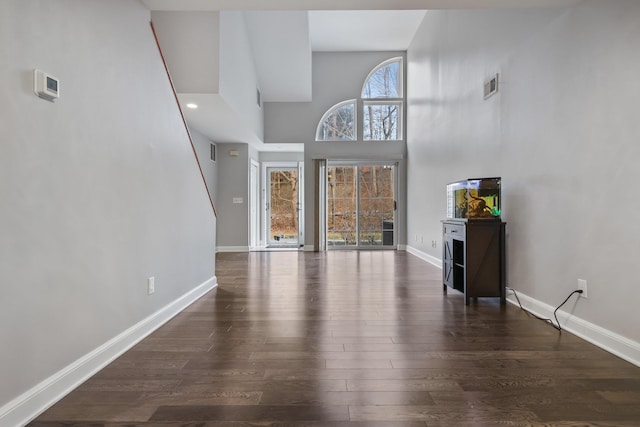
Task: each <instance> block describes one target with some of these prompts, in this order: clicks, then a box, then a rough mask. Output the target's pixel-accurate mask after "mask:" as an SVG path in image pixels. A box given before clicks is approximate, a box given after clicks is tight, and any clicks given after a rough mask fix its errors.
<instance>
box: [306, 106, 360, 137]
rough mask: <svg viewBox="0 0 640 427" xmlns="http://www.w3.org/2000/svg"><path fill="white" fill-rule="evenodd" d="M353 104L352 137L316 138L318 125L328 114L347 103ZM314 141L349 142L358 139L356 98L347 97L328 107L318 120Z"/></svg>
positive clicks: (318, 131)
mask: <svg viewBox="0 0 640 427" xmlns="http://www.w3.org/2000/svg"><path fill="white" fill-rule="evenodd" d="M347 104H353V138H352V139H318V133H320V127H321V126H322V124H323V123H324V121H325V119H326V118H327V117H328V116H329V114H331V113H333V112H334V111H335V110H337V109H338V108H340V107H342V106H344V105H347ZM315 140H316V142H336V141H338V142H351V141H357V140H358V101H357V99H347V100H346V101H342V102H338V103H337V104H336V105H334V106H333V107H331V108H329V109H328V110H327V111H326V112H325V113H324V114H323V115H322V118H321V119H320V121H319V122H318V126H317V127H316V137H315Z"/></svg>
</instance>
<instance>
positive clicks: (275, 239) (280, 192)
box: [265, 163, 303, 248]
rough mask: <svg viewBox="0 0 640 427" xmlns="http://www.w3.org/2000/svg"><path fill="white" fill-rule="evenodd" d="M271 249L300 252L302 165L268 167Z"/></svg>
mask: <svg viewBox="0 0 640 427" xmlns="http://www.w3.org/2000/svg"><path fill="white" fill-rule="evenodd" d="M265 198H266V200H265V206H266V214H265V229H266V234H267V236H266V242H267V247H270V248H299V247H300V243H301V242H302V241H303V239H302V227H301V218H302V209H301V199H302V165H301V164H297V163H293V164H265Z"/></svg>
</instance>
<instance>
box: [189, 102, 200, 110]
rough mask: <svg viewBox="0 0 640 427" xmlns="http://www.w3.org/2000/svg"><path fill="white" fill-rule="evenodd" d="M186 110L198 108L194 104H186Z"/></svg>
mask: <svg viewBox="0 0 640 427" xmlns="http://www.w3.org/2000/svg"><path fill="white" fill-rule="evenodd" d="M187 108H192V109H195V108H198V104H194V103H193V102H190V103H188V104H187Z"/></svg>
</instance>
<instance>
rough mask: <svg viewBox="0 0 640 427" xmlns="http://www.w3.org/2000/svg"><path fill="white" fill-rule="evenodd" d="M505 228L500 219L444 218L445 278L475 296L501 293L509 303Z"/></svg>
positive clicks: (445, 284)
mask: <svg viewBox="0 0 640 427" xmlns="http://www.w3.org/2000/svg"><path fill="white" fill-rule="evenodd" d="M505 228H506V223H504V222H501V221H499V220H445V221H442V242H443V245H442V280H443V288H444V291H445V292H446V291H447V288H448V287H449V288H453V289H455V290H458V291H460V292H462V293H463V294H464V301H465V304H466V305H469V301H470V299H471V298H478V297H499V298H500V304H501V305H504V304H505V303H506V294H505V293H506V290H505V284H506V275H505V250H504V244H505Z"/></svg>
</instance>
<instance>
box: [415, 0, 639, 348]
mask: <svg viewBox="0 0 640 427" xmlns="http://www.w3.org/2000/svg"><path fill="white" fill-rule="evenodd" d="M602 3H603V4H605V6H598V5H597V3H594V2H590V1H587V2H583V3H581V5H580V6H578V7H575V8H572V9H567V10H563V9H558V10H547V11H545V10H542V11H535V10H526V11H524V10H523V11H516V10H513V11H433V12H429V13H428V14H427V15H426V18H425V20H424V22H423V24H422V26H421V28H420V30H419V33H418V34H417V36H416V37H415V39H414V41H413V43H412V45H411V47H410V49H409V51H408V62H409V70H408V75H409V76H408V80H409V81H408V84H409V100H408V102H409V117H408V130H409V138H408V147H407V149H408V178H407V179H408V201H409V202H408V221H407V222H408V235H409V243H410V244H412V245H413V244H414V242H413V239H414V236H415V235H424V236H425V239H424V240H425V246H426V243H427V242H429V243H430V240H431V239H437V240H438V242H440V240H441V227H440V220H441V219H442V218H443V217H444V215H445V212H446V208H445V185H446V183H447V182H450V181H454V180H457V179H461V178H468V177H477V176H486V175H490V176H502V178H503V181H502V182H503V193H502V194H503V202H504V203H503V217H504V219H505V220H506V221H507V223H508V224H507V230H508V231H507V234H508V236H507V248H508V253H507V259H508V261H507V264H508V265H507V269H508V270H507V275H508V277H507V279H508V284H509V285H510V286H511V287H513V288H515V289H517V290H519V291H521V292H522V294H525V295H527V296H529V297H531V298H532V299H533V300H536V301H539V302H541V303H542V304H548V306H550V307H555V306H557V305H558V304H559V303H560V302H562V301H563V299H564V298H565V297H566V296H567V295H568V294H569V293H570V292H571V291H572V290H574V289H576V287H577V279H578V278H582V279H586V280H587V281H588V291H589V298H588V299H580V300H579V301H578V302H577V303H572V304H571V305H570V306H568V307H565V309H566V310H567V311H569V312H572V313H573V314H574V316H576V317H577V318H579V319H583V320H584V321H586V322H589V323H590V324H591V325H595V327H593V326H592V327H591V329H592V330H597V329H598V328H604V330H606V331H610V332H612V333H613V334H618V335H619V336H621V337H623V338H619V339H617V341H618V342H623V341H624V339H628V340H630V341H628V342H627V344H626V345H628V347H629V348H635V349H636V351H637V349H639V348H640V345H638V342H640V329H639V328H638V327H637V325H638V324H639V323H640V314H639V312H638V310H637V300H638V295H639V293H638V292H639V291H638V277H637V273H636V268H635V265H636V264H637V258H638V255H639V254H640V252H639V247H638V241H640V228H639V227H638V226H637V224H636V222H635V221H634V217H635V212H638V211H639V210H640V198H638V197H637V196H636V195H635V191H634V189H633V187H632V186H630V185H629V183H632V182H634V181H635V179H636V176H637V170H638V167H639V166H640V161H639V160H638V159H640V144H639V143H638V135H640V121H639V120H638V114H637V112H638V108H637V102H638V99H640V84H639V83H638V78H637V76H638V75H640V56H639V55H638V47H637V44H638V43H637V42H638V40H640V3H638V2H635V1H615V2H602ZM461 29H462V30H461ZM496 72H499V73H500V78H501V86H500V92H499V93H498V94H497V95H496V96H494V97H492V98H489V99H488V100H486V101H485V100H483V96H482V82H483V79H485V78H487V77H488V76H490V75H491V74H493V73H496ZM425 246H418V248H419V249H420V250H422V251H424V252H425V253H428V254H430V255H432V256H434V257H438V258H440V256H441V254H440V250H441V249H440V247H438V248H436V249H431V247H430V244H429V246H428V247H425ZM603 335H606V334H603ZM637 360H640V359H637Z"/></svg>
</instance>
